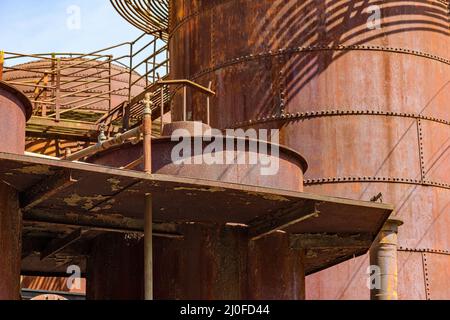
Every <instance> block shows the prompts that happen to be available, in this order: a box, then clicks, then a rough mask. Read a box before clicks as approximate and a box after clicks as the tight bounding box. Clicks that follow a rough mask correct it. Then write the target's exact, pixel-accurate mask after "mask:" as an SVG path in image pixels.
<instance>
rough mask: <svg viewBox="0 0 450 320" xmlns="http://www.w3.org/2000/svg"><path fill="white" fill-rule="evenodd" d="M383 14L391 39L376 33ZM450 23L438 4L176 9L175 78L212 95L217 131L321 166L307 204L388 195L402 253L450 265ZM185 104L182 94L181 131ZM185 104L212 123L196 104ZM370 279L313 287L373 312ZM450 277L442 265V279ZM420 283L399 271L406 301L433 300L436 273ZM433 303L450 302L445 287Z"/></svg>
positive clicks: (199, 4) (384, 31)
mask: <svg viewBox="0 0 450 320" xmlns="http://www.w3.org/2000/svg"><path fill="white" fill-rule="evenodd" d="M371 5H377V6H379V8H380V13H381V20H380V28H368V25H367V23H368V21H370V18H371V17H372V15H373V14H374V12H373V11H369V7H370V6H371ZM448 19H449V13H448V2H447V1H437V0H429V1H408V2H405V1H400V0H390V1H383V2H382V3H381V2H379V1H366V2H364V4H356V3H355V2H354V1H349V0H348V1H340V2H336V1H312V0H310V1H301V2H300V1H295V0H292V1H271V0H262V1H245V0H232V1H226V0H218V1H201V0H194V1H190V0H189V1H188V0H174V1H172V3H171V11H170V21H171V24H170V40H169V46H170V50H171V59H172V63H171V68H172V69H171V77H173V78H176V79H180V78H187V79H191V80H193V81H196V82H198V83H200V84H203V85H206V84H207V83H209V81H212V82H213V90H215V91H216V93H217V95H216V97H214V98H212V99H211V105H212V111H211V125H212V126H214V127H219V128H221V129H223V128H229V127H233V128H236V127H237V128H239V127H242V128H279V129H280V130H281V143H282V144H284V145H286V146H288V147H290V148H293V149H294V150H296V151H298V152H300V153H301V154H302V155H304V156H305V158H307V159H308V161H309V163H310V170H309V171H308V173H307V174H306V177H305V186H306V190H307V191H309V192H314V193H320V194H332V195H335V196H340V197H349V198H354V199H363V200H369V199H371V198H372V197H373V196H375V195H377V194H379V193H380V192H382V194H383V201H385V202H388V203H392V204H394V205H395V206H396V207H397V211H396V216H398V217H399V218H401V219H402V220H404V221H405V225H404V227H403V228H402V232H401V233H400V235H399V244H400V246H404V247H409V248H412V249H419V248H423V247H426V248H430V249H433V250H436V251H442V250H444V251H445V250H447V251H448V250H449V248H450V232H449V229H448V225H449V221H448V219H449V216H450V215H448V212H449V201H450V191H449V189H450V177H449V172H450V170H449V167H448V166H449V163H450V161H449V156H450V155H449V154H450V153H449V150H450V149H449V144H450V114H449V112H450V111H449V110H450V109H449V108H448V107H447V104H448V103H447V102H448V101H449V98H450V97H449V93H450V90H448V89H449V85H450V81H449V80H450V79H449V74H450V59H449V56H448V52H449V45H450V41H449V24H448ZM424 79H427V81H424ZM255 80H257V81H255ZM183 99H184V98H183V92H182V90H178V91H177V92H176V93H175V96H174V100H173V101H174V110H173V116H174V119H175V120H180V119H181V118H182V106H183ZM187 101H188V105H189V106H190V108H191V109H192V112H193V113H194V114H196V115H197V117H201V116H203V113H202V111H201V109H200V108H202V107H203V103H202V101H201V98H200V97H199V96H198V95H197V94H196V93H189V92H188V95H187ZM203 120H204V121H206V119H203ZM431 255H435V253H431ZM430 261H433V260H430ZM430 263H432V262H430ZM367 267H368V262H367V260H361V264H359V263H356V264H354V265H353V264H352V263H348V264H347V265H346V266H342V267H341V268H337V267H336V268H334V269H333V270H330V271H326V272H323V273H321V274H319V275H315V276H314V280H313V279H311V281H308V283H310V285H311V286H308V288H307V291H310V292H315V293H314V294H312V296H314V298H317V299H327V298H332V299H334V298H348V297H351V298H364V299H367V298H368V297H369V296H368V289H367V287H366V281H365V280H359V279H360V278H359V277H360V275H361V274H364V273H365V271H366V268H367ZM449 268H450V265H445V263H440V264H436V267H435V269H434V272H435V273H434V274H433V276H435V277H437V278H439V277H441V278H442V277H444V275H445V273H446V272H444V270H447V269H449ZM361 270H364V272H362V273H361ZM409 270H416V269H414V268H412V267H411V268H407V269H403V270H400V274H399V278H400V279H410V280H411V281H409V284H408V285H404V284H401V285H400V287H399V296H400V297H406V296H407V297H409V298H423V293H424V292H422V293H419V291H420V290H422V289H423V288H422V285H421V278H422V277H423V276H424V275H425V271H424V270H422V276H420V277H419V278H418V279H417V280H413V279H411V278H410V276H409V275H408V274H407V273H408V272H409ZM429 270H430V269H429ZM402 272H405V274H402ZM411 272H412V271H411ZM321 279H323V281H322V280H321ZM324 279H327V281H325V280H324ZM355 279H358V280H355ZM330 283H331V284H330ZM430 286H431V289H430V290H431V291H432V289H433V288H432V284H431V285H430ZM350 291H351V292H352V294H349V292H350ZM413 294H415V296H413ZM435 294H436V295H438V296H446V297H447V298H448V297H450V293H449V292H448V291H446V290H443V289H442V287H439V286H437V287H436V291H435Z"/></svg>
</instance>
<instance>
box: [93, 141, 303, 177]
mask: <svg viewBox="0 0 450 320" xmlns="http://www.w3.org/2000/svg"><path fill="white" fill-rule="evenodd" d="M223 138H224V139H227V138H234V139H236V140H242V139H243V138H239V137H233V136H223ZM245 140H246V141H258V140H254V139H249V138H246V139H245ZM165 142H172V138H171V137H159V138H153V139H152V143H156V144H160V143H165ZM138 144H142V141H140V142H139V143H138ZM131 145H136V143H133V142H131V141H130V142H126V143H124V144H123V145H120V146H115V147H113V148H110V149H108V150H104V151H100V152H98V153H96V154H94V155H92V156H90V157H89V158H88V159H95V158H96V157H98V156H101V155H104V154H108V153H110V152H113V151H116V150H119V149H121V148H123V147H128V146H131ZM270 145H275V146H278V147H279V148H280V150H283V151H284V152H285V154H288V155H290V156H292V157H293V158H294V159H296V160H297V161H298V162H299V163H300V166H301V167H302V171H303V174H305V173H306V172H307V171H308V168H309V165H308V162H307V161H306V159H305V158H304V157H303V156H302V155H301V154H300V153H298V152H297V151H295V150H293V149H291V148H289V147H287V146H284V145H282V144H276V143H270Z"/></svg>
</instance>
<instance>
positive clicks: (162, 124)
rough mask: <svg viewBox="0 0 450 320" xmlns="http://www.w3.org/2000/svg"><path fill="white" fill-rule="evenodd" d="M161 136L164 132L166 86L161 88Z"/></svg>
mask: <svg viewBox="0 0 450 320" xmlns="http://www.w3.org/2000/svg"><path fill="white" fill-rule="evenodd" d="M160 130H161V131H160V135H161V136H162V134H163V130H164V85H162V86H161V128H160Z"/></svg>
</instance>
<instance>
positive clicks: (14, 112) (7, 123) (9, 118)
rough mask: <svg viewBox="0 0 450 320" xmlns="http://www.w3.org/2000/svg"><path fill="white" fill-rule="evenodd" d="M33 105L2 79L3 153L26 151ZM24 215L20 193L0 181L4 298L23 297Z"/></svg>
mask: <svg viewBox="0 0 450 320" xmlns="http://www.w3.org/2000/svg"><path fill="white" fill-rule="evenodd" d="M31 112H32V106H31V103H30V101H29V100H28V98H27V97H26V96H24V95H23V93H21V92H20V91H19V90H17V89H16V88H14V87H11V86H9V85H7V84H6V83H4V82H2V81H0V137H1V142H0V152H5V153H14V154H23V153H24V149H25V125H26V122H27V120H28V119H29V118H30V116H31ZM21 235H22V215H21V213H20V207H19V195H18V192H17V191H16V190H15V189H14V188H12V187H11V186H9V185H7V184H6V183H3V182H2V181H0V248H1V259H0V300H16V299H19V298H20V265H21V264H20V259H21V254H22V251H21V242H22V241H21Z"/></svg>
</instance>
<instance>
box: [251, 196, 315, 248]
mask: <svg viewBox="0 0 450 320" xmlns="http://www.w3.org/2000/svg"><path fill="white" fill-rule="evenodd" d="M317 206H318V204H317V203H315V202H314V201H305V202H300V203H296V204H294V205H292V206H290V207H289V208H287V209H283V210H279V211H278V212H276V213H275V214H273V215H269V216H266V217H263V218H257V219H255V220H254V221H252V222H251V223H250V224H249V235H250V238H251V239H252V240H258V239H261V238H263V237H265V236H268V235H270V234H273V233H275V232H277V231H279V230H283V229H285V228H288V227H289V226H292V225H295V224H298V223H300V222H302V221H305V220H308V219H312V218H317V217H319V214H320V212H319V211H318V209H317Z"/></svg>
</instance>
